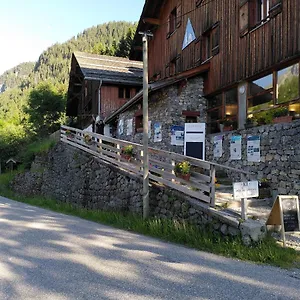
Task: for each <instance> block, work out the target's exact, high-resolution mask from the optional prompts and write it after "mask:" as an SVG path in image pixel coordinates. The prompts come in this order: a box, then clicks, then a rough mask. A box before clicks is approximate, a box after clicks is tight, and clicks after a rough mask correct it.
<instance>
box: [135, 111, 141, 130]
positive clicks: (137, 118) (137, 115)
mask: <svg viewBox="0 0 300 300" xmlns="http://www.w3.org/2000/svg"><path fill="white" fill-rule="evenodd" d="M134 118H135V132H136V133H139V132H143V110H142V109H139V110H138V111H137V112H136V113H135V114H134Z"/></svg>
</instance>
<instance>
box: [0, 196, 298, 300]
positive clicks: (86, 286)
mask: <svg viewBox="0 0 300 300" xmlns="http://www.w3.org/2000/svg"><path fill="white" fill-rule="evenodd" d="M299 271H300V270H282V269H279V268H274V267H269V266H260V265H255V264H252V263H245V262H241V261H238V260H233V259H229V258H224V257H220V256H217V255H213V254H209V253H205V252H200V251H196V250H193V249H188V248H185V247H181V246H177V245H174V244H170V243H165V242H161V241H159V240H156V239H153V238H148V237H144V236H142V235H138V234H133V233H130V232H126V231H123V230H118V229H114V228H111V227H108V226H103V225H100V224H96V223H93V222H89V221H85V220H82V219H79V218H76V217H71V216H66V215H62V214H57V213H54V212H50V211H47V210H43V209H40V208H36V207H32V206H29V205H26V204H22V203H17V202H14V201H12V200H8V199H5V198H3V197H0V299H1V300H5V299H16V300H23V299H28V300H29V299H30V300H32V299H42V300H47V299H51V300H66V299H70V300H71V299H72V300H74V299H256V300H257V299H277V300H278V299H299V297H300V272H299Z"/></svg>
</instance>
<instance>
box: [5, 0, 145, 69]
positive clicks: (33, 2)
mask: <svg viewBox="0 0 300 300" xmlns="http://www.w3.org/2000/svg"><path fill="white" fill-rule="evenodd" d="M3 2H4V3H3ZM144 2H145V1H144V0H126V1H124V0H109V1H108V0H81V1H79V0H4V1H1V5H0V28H1V29H0V39H1V42H0V74H2V73H3V72H4V71H5V70H7V69H10V68H12V67H14V66H16V65H17V64H19V63H21V62H25V61H36V60H37V59H38V57H39V55H40V54H41V52H42V51H43V50H45V49H47V48H48V47H49V46H51V45H53V44H55V43H56V42H59V43H62V42H65V41H66V40H68V39H70V38H71V37H73V36H75V35H77V34H78V33H80V32H82V31H83V30H84V29H86V28H89V27H92V26H95V25H98V24H101V23H105V22H108V21H121V20H125V21H138V20H139V17H140V14H141V12H142V8H143V5H144Z"/></svg>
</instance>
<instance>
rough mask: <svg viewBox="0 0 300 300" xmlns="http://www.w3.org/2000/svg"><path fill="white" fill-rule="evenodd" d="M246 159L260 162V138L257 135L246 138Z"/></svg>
mask: <svg viewBox="0 0 300 300" xmlns="http://www.w3.org/2000/svg"><path fill="white" fill-rule="evenodd" d="M247 158H248V161H252V162H260V137H259V136H257V135H249V136H248V138H247Z"/></svg>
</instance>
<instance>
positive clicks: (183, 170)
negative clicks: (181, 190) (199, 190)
mask: <svg viewBox="0 0 300 300" xmlns="http://www.w3.org/2000/svg"><path fill="white" fill-rule="evenodd" d="M174 173H175V175H176V176H177V177H179V178H182V179H184V180H187V181H189V180H190V177H191V164H190V163H189V162H188V161H186V160H184V161H181V162H178V163H177V164H176V165H175V167H174Z"/></svg>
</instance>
